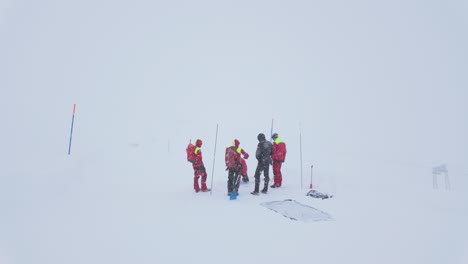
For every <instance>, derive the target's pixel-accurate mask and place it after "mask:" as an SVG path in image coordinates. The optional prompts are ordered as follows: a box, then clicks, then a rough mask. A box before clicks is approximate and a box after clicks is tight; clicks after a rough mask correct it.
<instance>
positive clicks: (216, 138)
mask: <svg viewBox="0 0 468 264" xmlns="http://www.w3.org/2000/svg"><path fill="white" fill-rule="evenodd" d="M217 142H218V124H216V137H215V147H214V155H213V169H212V170H211V186H210V195H211V194H212V193H213V176H214V168H215V161H216V144H217Z"/></svg>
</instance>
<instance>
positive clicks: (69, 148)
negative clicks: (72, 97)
mask: <svg viewBox="0 0 468 264" xmlns="http://www.w3.org/2000/svg"><path fill="white" fill-rule="evenodd" d="M75 110H76V104H73V115H72V122H71V129H70V142H69V143H68V155H70V153H71V144H72V136H73V123H74V122H75Z"/></svg>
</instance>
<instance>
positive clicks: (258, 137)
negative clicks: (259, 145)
mask: <svg viewBox="0 0 468 264" xmlns="http://www.w3.org/2000/svg"><path fill="white" fill-rule="evenodd" d="M257 139H258V141H263V140H265V134H263V133H260V134H258V136H257Z"/></svg>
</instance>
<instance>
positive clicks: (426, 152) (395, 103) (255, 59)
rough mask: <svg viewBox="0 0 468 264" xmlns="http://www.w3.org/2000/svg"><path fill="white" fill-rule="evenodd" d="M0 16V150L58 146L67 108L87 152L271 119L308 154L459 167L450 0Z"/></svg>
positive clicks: (61, 10)
mask: <svg viewBox="0 0 468 264" xmlns="http://www.w3.org/2000/svg"><path fill="white" fill-rule="evenodd" d="M0 10H2V11H1V13H0V14H1V16H2V18H1V19H0V21H1V22H0V32H1V36H2V37H1V39H2V41H1V42H0V56H1V57H2V58H3V59H2V60H1V62H0V70H1V75H2V78H0V86H1V87H2V94H3V95H2V104H1V105H2V106H1V107H2V111H1V114H0V115H1V116H2V120H4V122H3V125H2V127H4V129H3V131H2V134H3V136H2V137H1V138H2V139H3V140H5V141H6V142H4V143H5V144H7V145H8V146H9V148H8V149H9V150H10V151H11V152H13V153H17V154H19V153H24V152H28V153H31V152H36V151H38V150H39V149H41V148H48V147H47V146H48V145H49V146H50V144H51V141H52V142H55V144H54V146H56V147H57V148H59V147H60V145H63V142H64V141H66V140H67V138H68V135H67V130H68V125H69V119H70V114H71V106H72V104H73V103H77V105H78V113H79V121H80V122H79V123H78V124H77V125H79V126H81V129H80V130H77V133H83V136H84V135H86V136H89V137H85V138H94V140H96V142H99V141H101V143H104V142H105V141H106V140H110V139H109V138H115V141H119V140H121V139H124V140H130V141H131V140H142V139H141V138H146V137H148V136H150V137H151V138H158V139H159V140H162V142H166V140H171V141H178V140H181V141H183V142H184V143H180V145H184V144H185V142H186V140H187V139H189V138H193V137H204V138H206V140H210V139H208V138H209V137H213V135H214V129H215V126H216V123H219V124H220V126H221V129H224V134H223V135H224V136H225V137H226V140H227V138H229V140H230V138H232V137H239V138H241V139H242V140H244V141H246V140H247V141H248V142H252V144H254V143H255V136H256V134H257V133H258V132H265V133H269V128H270V122H271V119H272V118H275V120H276V128H277V129H275V130H277V132H279V133H281V128H283V129H284V128H286V127H287V128H288V130H289V131H291V127H296V128H295V130H298V127H299V123H301V124H302V128H303V133H304V134H305V135H304V138H305V139H304V141H305V143H306V144H307V143H309V144H310V145H309V146H306V148H307V147H309V148H313V149H314V150H316V153H323V154H324V155H326V154H327V153H329V155H331V156H333V155H334V154H336V153H337V152H344V153H348V154H358V153H359V154H360V155H364V156H366V155H368V156H369V157H370V156H373V155H383V154H384V152H385V153H386V154H387V155H389V156H395V155H398V156H400V157H401V158H402V159H403V160H406V159H415V160H420V161H427V162H429V161H430V162H446V161H447V160H458V161H457V162H459V163H460V162H461V161H464V160H466V157H467V156H468V155H467V151H466V149H467V148H466V146H468V140H467V139H466V136H465V135H467V134H468V125H467V121H466V113H467V112H468V111H467V108H468V107H467V106H466V105H467V104H466V101H467V99H468V92H467V89H466V87H467V84H468V80H467V78H468V77H467V76H468V75H467V74H466V72H467V70H468V52H467V49H466V47H467V46H468V38H467V34H466V32H467V31H466V27H467V25H468V23H467V18H466V17H467V16H466V14H467V11H468V9H467V5H466V3H465V2H463V1H392V2H387V1H326V2H323V1H321V2H319V1H288V2H286V1H170V2H166V1H131V2H130V1H40V2H37V1H5V2H3V4H2V5H1V6H0ZM174 108H175V109H178V111H174V110H172V109H174ZM169 109H171V110H169ZM169 111H170V112H169ZM281 126H283V127H281ZM284 130H285V129H284ZM79 135H80V134H77V141H78V140H79ZM283 137H286V138H292V137H295V138H297V134H291V135H289V134H288V135H283ZM294 140H296V139H294ZM45 142H47V143H45ZM52 144H53V143H52Z"/></svg>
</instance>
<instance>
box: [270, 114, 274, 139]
mask: <svg viewBox="0 0 468 264" xmlns="http://www.w3.org/2000/svg"><path fill="white" fill-rule="evenodd" d="M273 122H274V119H273V118H272V119H271V131H270V140H271V137H272V136H273Z"/></svg>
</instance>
